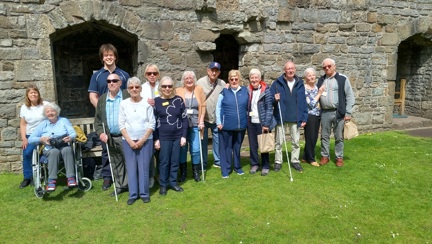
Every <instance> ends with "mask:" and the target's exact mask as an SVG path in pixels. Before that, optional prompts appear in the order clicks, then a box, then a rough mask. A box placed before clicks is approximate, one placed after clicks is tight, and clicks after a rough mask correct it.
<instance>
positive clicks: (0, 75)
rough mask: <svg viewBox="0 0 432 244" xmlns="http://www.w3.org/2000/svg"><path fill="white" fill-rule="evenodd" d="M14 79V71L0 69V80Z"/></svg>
mask: <svg viewBox="0 0 432 244" xmlns="http://www.w3.org/2000/svg"><path fill="white" fill-rule="evenodd" d="M13 79H14V72H12V71H0V81H11V80H13Z"/></svg>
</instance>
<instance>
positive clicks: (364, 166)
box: [0, 132, 432, 243]
mask: <svg viewBox="0 0 432 244" xmlns="http://www.w3.org/2000/svg"><path fill="white" fill-rule="evenodd" d="M333 144H334V142H333V141H332V146H333ZM332 152H333V148H332ZM284 155H285V154H284ZM317 155H319V148H317ZM332 155H333V154H332ZM273 157H274V155H271V158H273ZM318 159H319V158H318ZM271 161H273V159H271ZM242 162H243V165H244V167H243V169H244V171H245V172H246V173H245V175H243V176H238V175H236V174H231V176H230V178H229V179H222V177H221V174H220V170H219V169H217V168H210V169H209V170H207V173H206V177H207V178H206V181H205V182H199V183H196V182H195V181H193V179H192V178H191V174H190V167H189V172H188V179H187V181H186V182H185V183H184V184H182V187H183V188H184V189H185V191H184V192H183V193H177V192H174V191H172V190H169V191H168V195H167V196H165V197H162V196H159V193H158V187H157V186H156V187H155V188H153V189H152V195H151V203H149V204H143V203H142V202H141V201H137V202H136V203H135V204H134V205H131V206H128V205H127V204H126V201H127V198H128V195H127V193H126V194H122V195H120V196H119V202H116V201H115V198H114V197H110V196H109V193H110V192H111V191H109V192H105V191H102V190H101V185H102V182H101V181H94V182H93V183H94V187H93V189H92V190H90V191H88V192H80V191H78V190H76V189H72V190H68V189H65V188H64V185H62V184H59V185H58V188H57V190H56V191H55V192H54V193H52V194H50V195H47V196H45V197H44V199H37V198H36V197H35V196H34V195H33V189H32V188H30V187H28V188H25V189H18V185H19V183H20V181H21V180H22V176H21V175H17V174H1V175H0V195H1V196H2V199H1V202H0V209H1V215H0V222H1V227H0V236H1V242H2V243H30V242H33V243H50V242H51V243H59V242H66V243H72V242H73V243H352V242H360V243H430V242H431V241H432V220H431V217H432V207H431V206H432V187H431V186H432V183H431V182H432V176H431V166H432V139H430V138H417V137H411V136H409V135H406V134H405V133H403V132H383V133H376V134H365V135H361V136H359V137H357V138H355V139H353V140H350V141H346V142H345V166H344V167H342V168H337V167H336V166H335V165H334V163H333V162H331V163H330V164H329V165H326V166H323V167H312V166H310V165H307V164H303V167H304V173H303V174H299V173H297V172H294V171H293V178H294V181H293V182H290V180H289V171H288V167H287V164H286V163H285V164H284V165H283V167H282V170H281V171H280V172H277V173H276V172H274V171H273V170H271V171H270V173H269V175H268V176H266V177H262V176H260V173H259V172H258V173H257V174H254V175H250V174H249V173H248V171H249V165H248V163H249V159H248V157H244V158H243V159H242Z"/></svg>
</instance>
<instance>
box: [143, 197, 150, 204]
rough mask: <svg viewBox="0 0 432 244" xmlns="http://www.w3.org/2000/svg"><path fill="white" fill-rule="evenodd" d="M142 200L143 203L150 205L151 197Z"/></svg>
mask: <svg viewBox="0 0 432 244" xmlns="http://www.w3.org/2000/svg"><path fill="white" fill-rule="evenodd" d="M141 200H142V201H143V203H149V202H150V197H143V198H141Z"/></svg>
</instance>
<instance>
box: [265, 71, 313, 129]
mask: <svg viewBox="0 0 432 244" xmlns="http://www.w3.org/2000/svg"><path fill="white" fill-rule="evenodd" d="M294 79H295V83H294V87H293V91H292V92H291V91H290V89H289V87H288V84H287V81H286V80H285V76H284V74H282V75H281V76H280V77H279V78H277V79H276V80H275V81H274V82H273V84H272V85H271V88H270V91H271V93H272V96H273V97H274V94H276V93H280V100H279V104H280V110H281V112H282V120H283V122H284V123H295V122H297V126H301V123H302V122H305V123H306V122H307V119H308V108H307V103H306V95H305V88H304V82H303V80H302V79H301V78H299V77H298V76H295V77H294ZM292 103H295V104H292ZM273 107H274V108H273V115H274V117H275V119H276V121H277V123H278V124H281V121H280V118H281V117H280V115H279V107H278V102H276V100H274V102H273ZM293 108H294V109H293Z"/></svg>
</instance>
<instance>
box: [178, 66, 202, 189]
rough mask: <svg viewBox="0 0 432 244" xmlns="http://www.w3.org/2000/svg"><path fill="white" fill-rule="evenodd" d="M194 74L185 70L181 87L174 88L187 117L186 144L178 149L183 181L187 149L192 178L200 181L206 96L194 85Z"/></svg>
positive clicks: (181, 179) (183, 179) (182, 179)
mask: <svg viewBox="0 0 432 244" xmlns="http://www.w3.org/2000/svg"><path fill="white" fill-rule="evenodd" d="M196 81H197V79H196V76H195V73H194V72H193V71H185V72H184V73H183V75H182V78H181V87H178V88H177V89H176V93H177V95H178V96H180V97H182V98H183V102H184V103H185V105H186V114H187V118H188V124H189V128H188V133H187V140H186V145H185V146H183V147H181V151H180V179H179V182H183V181H185V179H186V171H187V166H186V165H187V163H186V159H187V149H188V145H189V151H190V154H191V161H192V168H193V178H194V180H195V181H196V182H198V181H201V178H200V175H199V171H200V169H201V168H200V145H199V143H201V140H200V131H201V130H202V129H203V128H204V114H205V111H206V102H205V100H206V96H205V94H204V90H203V89H202V87H200V86H197V85H196Z"/></svg>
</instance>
